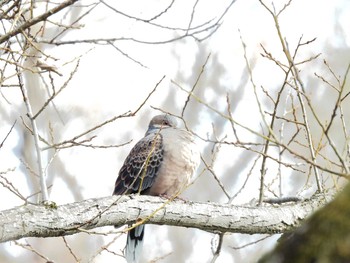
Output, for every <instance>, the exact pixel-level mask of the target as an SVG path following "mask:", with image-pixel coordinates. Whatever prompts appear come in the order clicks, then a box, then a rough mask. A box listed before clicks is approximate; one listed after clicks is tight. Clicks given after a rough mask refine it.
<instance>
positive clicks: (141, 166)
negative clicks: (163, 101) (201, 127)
mask: <svg viewBox="0 0 350 263" xmlns="http://www.w3.org/2000/svg"><path fill="white" fill-rule="evenodd" d="M176 124H177V123H176V120H175V119H174V118H173V117H171V116H169V115H157V116H155V117H153V118H152V120H151V122H150V123H149V126H148V130H147V132H146V134H145V137H144V138H142V139H141V140H140V141H139V142H138V143H137V144H136V145H135V146H134V147H133V148H132V150H131V151H130V153H129V155H128V156H127V157H126V160H125V161H124V164H123V166H122V168H121V169H120V171H119V176H118V178H117V180H116V182H115V188H114V192H113V194H114V195H122V194H135V193H139V194H141V195H153V196H167V197H174V196H176V195H178V194H179V193H180V192H181V191H182V190H184V188H185V187H186V186H187V185H188V184H189V182H190V179H191V177H192V175H193V173H194V172H195V170H196V169H197V167H198V165H199V161H200V155H199V151H198V149H197V146H196V144H195V142H194V138H193V136H192V134H191V133H189V132H188V131H186V130H183V129H178V128H177V127H176V126H177V125H176ZM144 234H145V226H144V225H140V226H137V227H135V228H133V229H131V230H130V231H129V232H128V236H127V242H126V249H125V257H126V259H127V261H128V262H129V263H134V262H138V260H139V257H140V254H141V250H142V242H143V239H144Z"/></svg>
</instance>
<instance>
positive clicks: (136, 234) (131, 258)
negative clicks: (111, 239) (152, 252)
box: [125, 225, 145, 263]
mask: <svg viewBox="0 0 350 263" xmlns="http://www.w3.org/2000/svg"><path fill="white" fill-rule="evenodd" d="M144 234H145V225H140V226H137V227H135V228H133V229H131V230H130V231H129V232H128V237H127V240H126V248H125V258H126V261H127V262H128V263H138V262H139V260H140V256H141V252H142V245H143V236H144Z"/></svg>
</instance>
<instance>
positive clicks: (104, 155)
mask: <svg viewBox="0 0 350 263" xmlns="http://www.w3.org/2000/svg"><path fill="white" fill-rule="evenodd" d="M12 4H14V5H16V8H17V9H16V8H14V9H10V7H11V5H12ZM58 4H59V1H57V2H53V1H52V2H51V1H50V2H48V1H4V2H3V3H1V4H0V6H1V13H0V14H1V16H2V21H1V24H2V28H1V29H0V30H1V31H0V34H1V35H4V34H6V33H7V32H9V31H10V30H11V29H13V28H15V27H17V26H18V25H20V24H23V23H25V21H27V20H28V19H30V18H31V17H36V16H38V15H40V14H42V13H44V12H46V11H47V10H49V9H51V8H54V7H56V6H58ZM264 5H265V6H264ZM6 10H10V11H9V12H6ZM273 14H275V15H273ZM11 15H12V16H11ZM274 18H275V20H274ZM275 21H277V22H278V23H277V25H278V26H276V23H275ZM348 28H350V2H349V1H346V0H336V1H330V0H322V1H316V0H309V1H302V0H292V1H285V0H284V1H264V2H260V1H258V0H244V1H243V0H236V1H220V3H218V2H217V1H216V2H215V3H214V1H208V0H202V1H200V0H199V1H176V0H173V1H159V0H154V1H153V0H149V1H139V0H138V1H137V0H132V1H111V0H105V1H97V0H95V1H93V0H86V1H85V0H84V1H78V2H77V3H75V5H73V6H71V7H67V8H65V9H63V10H62V11H61V12H58V13H57V14H55V15H53V16H51V17H49V18H48V20H47V21H45V22H41V23H38V24H36V25H34V26H32V27H31V28H30V30H29V31H26V34H27V35H26V34H25V33H23V34H22V35H17V36H16V37H13V38H10V39H9V40H8V41H6V42H4V43H2V44H1V49H0V52H1V56H0V58H1V60H0V69H1V71H0V73H1V88H0V123H1V125H0V142H3V143H2V145H1V148H0V183H1V186H2V187H1V188H0V189H1V190H0V196H1V200H2V201H1V202H0V209H1V210H5V209H10V208H13V207H15V206H19V205H23V204H24V203H25V201H30V202H37V201H38V198H39V194H38V193H39V192H40V187H39V179H38V171H37V156H36V152H35V146H34V141H33V136H32V135H31V132H30V131H29V130H28V128H27V127H31V126H30V122H29V119H28V118H27V115H26V114H27V108H26V106H25V104H24V102H23V96H22V93H21V89H20V88H19V79H18V77H17V75H18V73H19V72H20V74H21V76H23V84H24V86H25V87H26V89H27V91H28V98H29V102H30V104H31V106H32V110H33V113H34V114H35V113H38V112H39V114H38V115H37V117H36V122H37V125H38V130H39V134H40V136H42V138H44V139H45V141H41V145H40V147H41V149H42V153H43V161H44V168H45V172H46V176H47V183H48V185H49V193H50V199H51V200H52V201H54V202H55V203H56V204H58V205H61V204H65V203H70V202H76V201H81V200H84V199H89V198H96V197H103V196H109V195H111V194H112V191H113V187H114V182H115V179H116V178H117V175H118V171H119V169H120V167H121V166H122V164H123V162H124V159H125V157H126V156H127V154H128V153H129V151H130V149H131V148H132V146H133V145H134V144H135V143H136V142H137V141H138V140H139V139H140V138H142V137H143V135H144V133H145V131H146V130H147V125H148V122H149V120H150V119H151V117H152V116H153V115H155V114H159V113H160V112H162V111H165V112H169V113H171V114H174V115H175V116H182V117H183V120H184V121H181V120H180V118H179V122H180V123H182V126H183V127H184V128H185V127H186V128H188V129H189V130H190V131H192V132H193V133H194V134H195V135H196V137H197V143H198V145H199V147H200V149H201V153H202V157H203V159H204V161H205V163H203V162H202V163H201V166H200V167H199V169H198V171H197V175H198V176H197V178H196V179H195V181H194V183H193V184H192V185H191V186H190V187H189V188H188V189H187V190H186V192H184V193H183V197H184V198H186V199H189V200H193V201H198V202H207V201H211V202H219V203H232V204H235V205H256V202H257V200H259V196H260V190H261V188H260V187H261V185H260V182H261V181H260V179H261V171H262V170H263V171H264V172H263V173H264V175H265V181H264V189H265V190H264V192H263V194H262V195H263V197H264V198H270V197H281V196H298V197H308V196H311V195H312V194H313V193H315V191H316V190H317V188H318V186H317V182H316V181H315V178H316V175H317V176H319V184H321V186H322V189H324V190H327V191H330V192H332V191H337V190H339V189H341V187H342V185H343V182H342V180H340V179H339V178H340V177H338V176H336V175H334V174H333V173H332V171H334V172H337V173H344V167H342V161H344V162H345V163H349V141H350V140H349V135H348V134H349V132H350V129H349V123H348V120H349V119H350V118H349V117H350V107H349V106H350V102H349V101H350V99H349V97H350V96H347V95H346V94H349V90H350V88H349V85H348V84H347V82H346V81H344V79H345V77H346V74H347V68H348V65H349V63H350V52H349V51H350V49H349V44H350V35H349V31H348ZM278 29H279V30H280V32H279V31H278ZM279 33H281V34H280V35H279ZM283 44H284V45H285V46H284V48H285V49H283ZM287 50H288V52H287ZM287 53H288V54H291V56H292V61H293V62H294V65H295V68H293V67H290V61H289V60H288V56H287V55H286V54H287ZM40 63H44V64H45V65H46V66H43V64H40ZM16 65H17V68H16ZM47 66H49V68H48V67H47ZM48 69H49V70H48ZM293 70H295V72H294V73H292V72H293ZM190 91H193V94H194V95H195V96H192V97H191V96H189V93H188V92H190ZM300 93H302V99H301V100H300V97H299V96H298V94H300ZM149 95H150V97H149V98H148V99H147V97H148V96H149ZM50 98H52V99H50ZM188 99H189V100H188ZM301 101H303V103H305V105H304V106H305V111H303V108H304V106H303V104H302V102H301ZM337 105H338V106H337ZM130 112H136V114H135V116H131V117H125V118H124V117H123V118H118V117H117V116H120V115H124V114H125V113H130ZM334 112H336V114H333V113H334ZM305 115H306V116H307V117H308V118H307V119H305ZM272 119H274V120H275V123H274V125H273V126H271V121H272ZM108 120H113V121H111V122H108ZM233 120H234V121H233ZM320 123H321V124H322V125H323V126H321V125H320ZM328 125H329V126H328ZM12 126H13V129H12V130H11V132H10V133H9V131H10V129H11V127H12ZM268 126H270V127H272V130H273V131H274V135H275V136H276V137H274V139H278V141H279V142H280V143H276V142H273V141H271V142H270V144H269V147H267V144H266V138H267V137H268V138H270V137H269V136H270V135H269V132H270V131H271V130H269V128H268ZM322 127H323V128H322ZM325 127H326V128H327V127H329V129H327V130H326V131H325V129H326V128H325ZM90 129H92V131H91V132H88V133H87V131H89V130H90ZM310 134H311V135H312V137H311V138H310V136H309V135H310ZM6 136H7V137H6ZM5 138H6V140H5ZM310 142H311V145H312V147H310ZM311 148H312V149H314V152H313V153H311V152H310V149H311ZM265 149H267V152H266V153H265V155H263V154H261V153H262V152H264V150H265ZM288 149H289V150H288ZM264 156H268V158H267V159H264ZM305 159H308V160H311V161H312V162H313V163H317V164H319V166H321V168H324V169H318V168H315V166H313V165H311V164H310V162H309V163H308V162H307V161H305ZM263 164H264V165H265V166H263ZM208 167H210V169H208ZM262 167H264V169H262ZM16 193H17V194H16ZM18 193H20V194H18ZM111 230H113V227H109V228H104V229H97V230H96V231H97V232H99V231H100V233H101V234H100V235H99V234H95V235H88V234H86V233H81V234H76V235H73V236H66V237H65V238H62V237H60V238H45V239H43V238H40V239H38V238H26V239H21V240H18V241H15V242H6V243H2V244H0V261H1V262H24V261H25V262H47V261H48V260H51V261H53V262H124V258H123V257H122V256H121V255H122V249H123V248H124V245H125V240H126V235H125V234H123V235H118V234H110V235H107V236H105V235H103V233H104V232H106V231H111ZM278 238H279V235H272V236H267V235H244V234H226V235H225V236H224V242H223V246H222V250H221V253H220V256H219V257H218V258H217V259H216V261H215V262H255V261H256V260H257V259H259V258H260V257H261V256H262V255H263V254H264V253H266V252H267V251H269V250H270V249H271V248H273V246H274V244H275V242H276V240H277V239H278ZM217 242H218V237H217V236H216V235H215V234H212V233H207V232H204V231H200V230H196V229H188V228H179V227H168V226H147V229H146V238H145V244H144V251H146V252H147V253H144V255H143V257H144V258H143V260H144V261H143V262H169V263H171V262H188V263H190V262H213V258H214V255H213V253H214V252H213V249H214V248H215V246H216V243H217ZM152 260H153V261H152Z"/></svg>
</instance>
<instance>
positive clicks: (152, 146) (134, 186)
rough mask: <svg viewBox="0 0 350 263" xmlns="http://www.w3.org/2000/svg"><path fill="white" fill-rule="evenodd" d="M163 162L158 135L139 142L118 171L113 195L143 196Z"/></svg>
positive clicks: (161, 147)
mask: <svg viewBox="0 0 350 263" xmlns="http://www.w3.org/2000/svg"><path fill="white" fill-rule="evenodd" d="M162 161H163V145H162V136H161V134H160V133H152V134H149V135H148V136H146V137H144V138H143V139H142V140H140V141H139V142H138V143H137V144H136V145H135V146H134V148H132V150H131V152H130V153H129V155H128V156H127V157H126V160H125V162H124V164H123V166H122V168H121V169H120V171H119V176H118V178H117V180H116V182H115V187H114V192H113V194H114V195H121V194H132V193H140V194H143V193H145V192H147V190H148V189H149V188H150V187H151V186H152V184H153V183H154V180H155V178H156V176H157V173H158V171H159V167H160V166H161V164H162Z"/></svg>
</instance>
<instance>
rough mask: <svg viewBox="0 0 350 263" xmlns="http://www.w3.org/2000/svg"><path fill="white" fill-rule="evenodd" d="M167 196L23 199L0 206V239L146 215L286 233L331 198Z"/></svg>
mask: <svg viewBox="0 0 350 263" xmlns="http://www.w3.org/2000/svg"><path fill="white" fill-rule="evenodd" d="M328 199H329V198H328ZM168 201H169V200H167V199H164V198H160V197H151V196H134V195H131V196H112V197H104V198H98V199H88V200H84V201H81V202H76V203H70V204H65V205H60V206H57V207H56V206H55V205H51V206H43V205H32V204H26V205H23V206H19V207H15V208H12V209H9V210H4V211H0V242H5V241H9V240H17V239H20V238H22V237H55V236H64V235H71V234H75V233H78V232H80V231H82V230H89V229H93V228H97V227H103V226H113V225H120V226H121V225H124V224H128V223H133V222H135V220H137V219H138V220H139V219H145V218H147V217H149V218H148V220H147V223H150V224H166V225H173V226H182V227H193V228H198V229H202V230H205V231H209V232H232V233H247V234H271V233H284V232H286V231H288V230H290V229H292V228H294V227H296V226H298V225H299V224H300V221H301V220H303V219H304V218H305V217H307V216H308V215H310V214H311V213H312V212H313V211H314V210H316V209H317V208H318V207H320V206H322V205H324V204H325V203H326V202H327V201H329V200H327V198H325V197H324V196H315V197H314V198H312V199H310V200H305V201H302V202H297V203H294V202H291V203H286V204H283V205H266V206H260V207H252V206H235V205H229V204H218V203H210V202H208V203H193V202H188V201H182V200H175V201H172V202H169V203H167V202H168ZM165 203H167V204H165Z"/></svg>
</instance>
